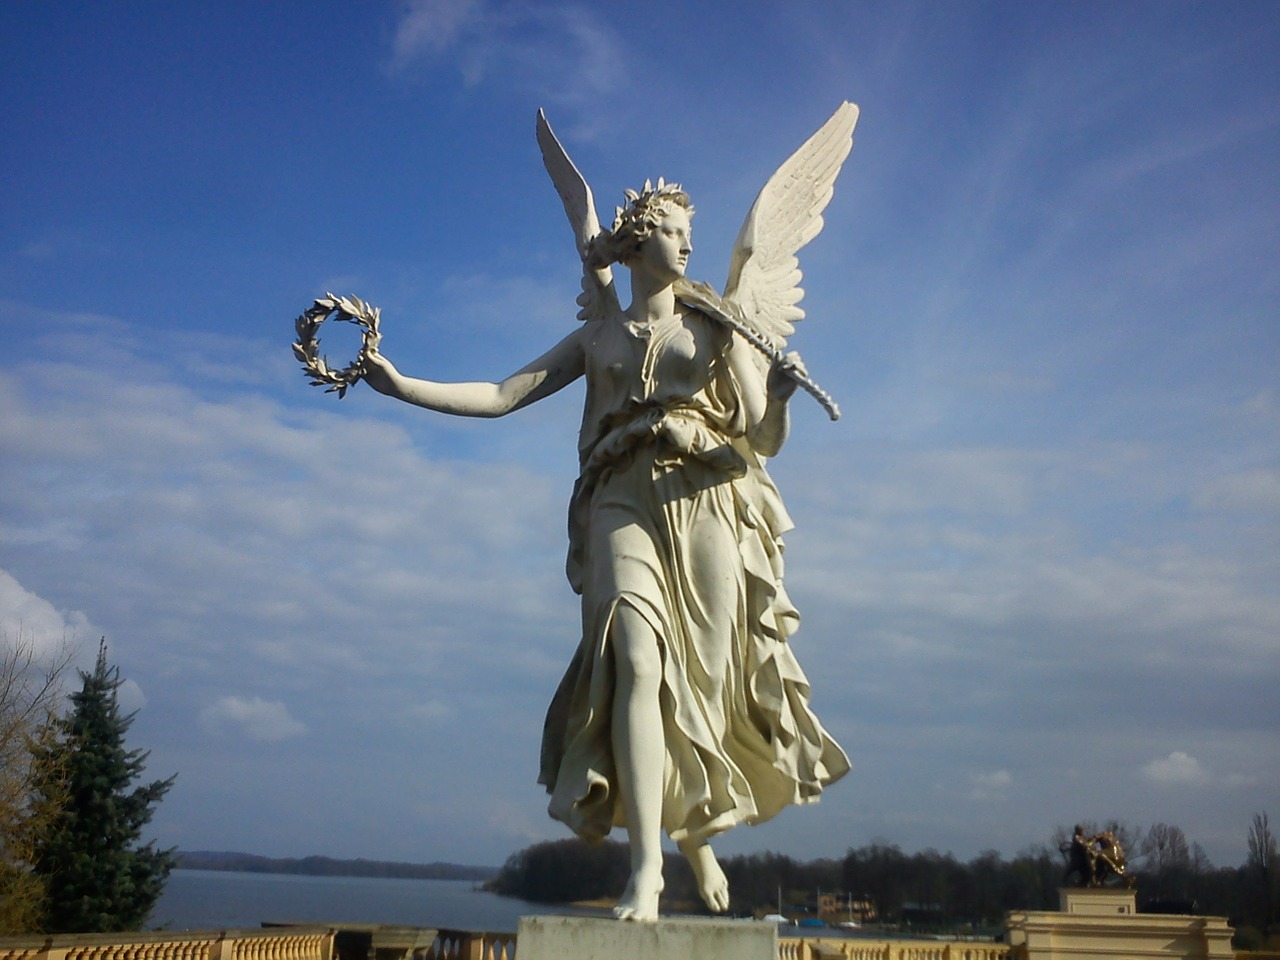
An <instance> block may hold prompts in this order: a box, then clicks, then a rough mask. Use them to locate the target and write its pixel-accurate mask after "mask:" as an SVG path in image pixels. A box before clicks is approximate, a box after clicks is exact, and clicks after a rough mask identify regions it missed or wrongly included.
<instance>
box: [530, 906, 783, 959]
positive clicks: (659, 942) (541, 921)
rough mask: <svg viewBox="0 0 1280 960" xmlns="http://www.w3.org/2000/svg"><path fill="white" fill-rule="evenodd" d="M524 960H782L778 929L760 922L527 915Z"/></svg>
mask: <svg viewBox="0 0 1280 960" xmlns="http://www.w3.org/2000/svg"><path fill="white" fill-rule="evenodd" d="M516 942H517V943H518V944H519V945H520V946H519V950H520V960H691V958H696V960H778V928H777V927H776V926H774V925H773V924H772V923H761V922H759V921H755V920H713V919H702V918H698V917H671V918H663V919H660V920H657V921H654V922H652V923H630V922H624V921H621V920H606V919H601V918H598V917H541V916H539V917H521V918H520V932H519V935H518V936H517V941H516Z"/></svg>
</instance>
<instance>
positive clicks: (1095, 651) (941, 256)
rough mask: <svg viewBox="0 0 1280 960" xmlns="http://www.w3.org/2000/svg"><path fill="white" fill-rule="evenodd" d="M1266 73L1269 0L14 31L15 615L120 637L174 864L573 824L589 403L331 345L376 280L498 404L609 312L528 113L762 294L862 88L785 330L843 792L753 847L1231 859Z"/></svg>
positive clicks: (71, 10) (335, 14)
mask: <svg viewBox="0 0 1280 960" xmlns="http://www.w3.org/2000/svg"><path fill="white" fill-rule="evenodd" d="M690 8H691V9H690ZM1278 49H1280V8H1278V7H1277V6H1276V5H1275V4H1273V3H1243V2H1242V3H1221V4H1209V3H1184V2H1159V3H1108V4H1103V3H1072V4H1066V3H1063V4H1048V3H1038V4H1024V3H948V4H942V3H915V4H913V3H821V2H818V3H804V4H773V3H768V4H766V3H746V4H743V3H719V2H709V3H702V4H698V5H688V7H686V5H684V4H676V3H650V4H646V5H644V6H639V5H636V6H631V5H622V4H605V5H586V4H582V5H578V4H573V3H559V2H555V0H551V2H546V3H537V4H535V3H532V2H501V0H493V2H487V0H427V2H422V0H419V2H411V3H407V4H406V3H368V4H352V3H336V2H309V3H305V4H288V3H285V4H270V5H265V4H249V3H224V4H216V5H213V4H210V5H202V6H198V7H196V6H191V5H186V4H168V3H147V2H136V3H129V4H110V5H107V4H88V3H84V4H80V3H60V2H50V3H40V4H32V3H11V4H5V5H3V6H2V7H0V52H2V53H3V56H0V91H2V92H3V96H0V128H2V129H3V130H4V134H5V135H4V138H3V142H4V146H3V153H2V159H0V179H2V182H3V183H4V187H3V196H4V202H3V204H0V227H2V230H0V338H2V339H0V343H2V344H3V348H4V352H3V356H4V363H3V365H0V629H3V630H4V631H5V634H6V635H7V636H8V637H9V638H10V639H12V638H15V637H19V636H21V637H26V638H29V639H33V640H34V641H35V642H37V643H38V644H40V645H41V646H42V647H45V646H51V645H53V644H54V643H56V642H58V641H59V640H61V639H62V638H63V637H67V638H70V639H72V640H73V641H74V642H75V643H76V644H78V646H79V647H80V649H81V652H82V656H81V662H82V663H87V662H89V661H90V660H91V658H92V654H93V650H94V646H95V642H96V640H97V638H98V637H99V636H100V635H105V636H106V637H107V638H108V640H109V643H110V649H111V657H112V659H113V661H114V662H116V663H117V664H119V666H120V667H121V669H122V671H123V673H124V675H125V676H126V677H128V678H129V680H130V684H129V686H128V687H127V689H126V691H125V694H126V697H127V698H128V701H129V703H130V704H131V705H134V706H140V707H141V711H140V713H139V714H138V718H137V721H136V723H135V725H134V728H133V733H132V742H133V743H134V745H136V746H140V747H146V748H149V749H151V751H152V753H151V759H150V763H149V770H150V771H151V772H153V773H154V774H155V775H157V776H164V775H168V774H169V773H172V772H175V771H176V772H178V774H179V778H178V781H177V785H176V786H175V787H174V789H173V790H172V791H171V793H170V794H169V795H168V797H167V798H166V799H165V801H164V803H163V804H162V805H161V807H160V809H159V812H158V815H157V817H156V820H155V823H154V828H155V833H156V835H157V836H158V837H159V838H160V840H161V841H162V842H163V843H167V844H175V845H178V846H181V847H185V848H188V849H242V850H249V851H253V852H258V853H263V854H270V855H281V856H293V855H305V854H310V853H322V854H329V855H333V856H368V857H379V858H394V859H405V860H435V859H444V860H454V861H460V862H472V863H495V864H496V863H499V862H501V860H502V859H504V858H505V857H506V856H507V855H508V854H509V853H511V852H512V851H514V850H516V849H518V848H519V847H521V846H524V845H526V844H528V843H530V842H534V841H537V840H542V839H547V838H554V837H560V836H563V835H564V831H563V829H562V828H561V827H560V826H559V825H558V824H556V823H554V822H552V821H551V820H549V819H548V818H547V817H546V814H545V798H544V795H543V794H542V791H541V788H539V787H538V786H536V784H535V782H534V779H535V776H536V765H537V764H536V761H537V752H538V740H539V735H540V730H541V723H542V714H543V710H544V709H545V705H546V703H547V701H548V700H549V698H550V695H551V693H552V691H553V690H554V688H555V686H556V683H557V682H558V680H559V677H560V673H561V671H562V670H563V668H564V666H565V664H566V662H567V660H568V658H569V656H570V654H571V652H572V650H573V648H574V646H575V644H576V642H577V636H578V633H577V630H578V627H577V617H576V602H575V598H574V596H573V595H572V593H571V592H570V590H569V588H568V585H567V584H566V583H565V581H564V578H563V573H562V563H563V552H564V546H565V544H564V523H565V517H564V513H565V505H566V502H567V499H568V494H569V489H570V487H571V485H572V482H573V475H574V465H575V462H576V461H575V438H576V432H577V426H578V422H577V420H578V416H579V412H580V405H581V392H580V389H579V388H571V389H569V390H566V391H565V392H564V393H562V394H560V395H557V396H556V397H554V398H552V399H550V400H548V401H546V402H544V403H542V404H539V405H537V406H536V407H534V408H531V409H528V410H525V411H522V412H521V413H519V414H516V415H514V416H512V417H510V418H507V419H505V420H500V421H483V422H470V421H461V420H449V419H447V418H444V417H438V416H433V415H430V414H427V413H426V412H424V411H420V410H416V409H413V408H409V407H407V406H404V405H399V404H394V403H393V402H392V401H389V400H387V399H386V398H384V397H381V396H378V395H376V394H374V393H373V392H372V391H370V390H368V389H367V388H365V387H363V386H360V387H357V388H356V389H354V390H353V391H352V392H351V393H349V394H348V395H347V397H346V398H345V399H344V400H341V401H339V400H338V399H337V398H336V397H335V396H333V395H327V394H324V393H323V392H321V391H319V390H316V389H313V388H311V387H308V386H307V384H306V382H305V380H304V378H303V377H302V376H301V374H300V372H299V370H298V368H297V364H296V363H295V361H294V360H293V358H292V356H291V353H290V349H289V344H290V341H291V339H292V337H293V328H292V321H293V318H294V317H295V316H296V315H297V314H298V313H300V312H301V311H302V310H303V309H304V308H305V307H307V306H308V305H309V304H310V301H311V299H312V298H313V297H316V296H319V295H321V294H322V293H324V292H325V291H326V290H334V291H336V292H338V293H353V294H356V295H358V296H360V297H362V298H364V299H366V300H369V301H371V302H372V303H374V304H377V305H379V306H380V307H381V308H382V310H383V330H384V340H383V349H384V352H385V353H386V354H387V355H388V356H389V357H391V358H392V359H393V360H395V361H396V362H397V364H399V365H400V367H401V368H402V369H404V370H406V371H407V372H410V373H414V374H418V375H421V376H430V377H433V378H437V379H473V378H483V379H491V378H498V377H501V376H503V375H505V374H507V373H509V372H511V371H512V370H514V369H516V368H518V367H520V366H521V365H522V364H523V363H525V362H526V361H527V360H529V359H530V358H532V357H534V356H536V355H537V354H539V353H540V352H541V351H542V350H544V349H545V348H546V347H548V346H549V345H550V344H551V343H554V342H555V341H556V340H557V339H559V337H561V336H562V335H564V334H565V333H566V332H568V331H569V330H570V329H572V327H573V325H574V323H575V321H574V319H573V317H574V312H575V307H574V305H573V300H574V297H575V295H576V293H577V283H578V272H577V269H576V263H577V261H576V258H575V256H574V253H573V243H572V238H571V234H570V232H569V229H568V226H567V224H566V222H565V220H564V216H563V213H562V211H561V208H560V205H559V201H558V199H557V197H556V195H555V193H554V191H553V189H552V187H551V185H550V183H549V182H548V180H547V177H546V174H545V172H544V171H543V169H542V165H541V161H540V158H539V154H538V151H537V147H536V144H535V141H534V135H533V133H534V115H535V112H536V110H537V108H538V107H544V108H545V109H546V110H547V113H548V115H549V117H550V119H551V121H552V123H553V125H554V126H555V127H556V130H557V132H558V133H559V134H560V135H561V138H562V139H563V140H564V141H565V143H566V145H567V147H568V148H569V150H570V152H571V154H572V155H573V157H574V159H575V160H576V161H577V163H578V165H579V166H580V167H581V168H582V170H583V171H584V173H585V174H586V176H587V177H588V178H589V179H590V180H591V182H592V184H593V186H594V188H595V191H596V196H597V201H598V203H599V205H600V206H601V208H602V209H603V210H604V211H605V212H606V215H607V213H608V211H611V210H612V206H613V205H614V204H615V203H617V202H618V201H619V199H620V198H621V195H622V190H623V189H624V188H626V187H635V186H637V185H639V184H640V183H642V182H643V181H644V179H645V178H646V177H649V178H656V177H657V176H659V175H662V176H665V177H667V178H668V179H675V180H679V181H680V182H682V183H683V184H684V185H685V186H686V188H687V189H688V190H689V191H690V192H691V193H692V194H693V197H694V200H695V202H696V203H697V206H698V211H699V212H698V216H697V218H696V220H695V245H696V250H695V253H694V257H693V263H692V265H691V268H690V272H691V274H693V275H694V276H697V277H702V278H705V279H708V280H710V281H712V282H714V283H716V284H719V283H722V282H723V278H724V276H725V273H726V270H727V263H728V254H729V249H730V246H731V243H732V240H733V237H734V236H735V234H736V232H737V228H738V225H739V224H740V222H741V218H742V217H743V215H744V214H745V212H746V210H747V208H748V207H749V205H750V203H751V201H752V200H753V199H754V196H755V193H756V191H757V190H758V189H759V188H760V186H761V185H762V184H763V182H764V181H765V179H766V178H767V177H768V175H769V174H770V173H771V172H772V171H773V169H774V168H775V167H776V166H777V165H778V164H779V163H781V162H782V160H784V159H785V158H786V157H787V156H788V155H789V154H790V152H791V151H792V150H793V149H794V148H795V147H797V146H798V145H799V144H800V143H801V142H802V141H803V140H804V139H805V138H806V137H807V136H808V135H809V134H810V133H811V132H812V131H813V130H815V129H816V128H817V127H818V126H819V124H820V123H821V122H822V121H823V120H824V119H825V118H826V117H827V116H828V115H829V114H830V113H831V111H832V110H834V109H835V107H836V106H837V105H838V104H839V103H840V102H841V101H842V100H845V99H849V100H853V101H855V102H857V103H858V104H859V105H860V106H861V109H862V116H861V119H860V121H859V126H858V130H857V134H856V136H855V143H854V148H853V152H852V153H851V154H850V157H849V160H848V162H847V164H846V166H845V169H844V172H843V173H842V175H841V178H840V180H839V181H838V183H837V186H836V194H835V198H834V200H833V202H832V204H831V206H830V207H829V208H828V211H827V215H826V229H825V231H824V232H823V234H822V235H821V236H820V237H819V238H818V239H817V240H816V241H815V242H814V243H813V244H812V245H811V246H810V247H808V248H807V249H806V250H805V251H804V253H803V254H802V267H803V269H804V270H805V287H806V291H807V294H806V299H805V301H804V306H805V308H806V310H807V312H808V319H807V320H806V321H805V322H804V323H803V324H802V325H801V327H800V329H799V330H798V331H797V333H796V335H795V337H794V339H793V341H792V345H793V346H794V347H795V348H797V349H799V350H800V351H801V352H802V353H803V354H804V356H805V357H806V359H807V361H808V364H809V367H810V369H811V370H812V372H813V373H814V375H815V377H816V378H817V379H818V380H819V382H821V383H822V384H823V385H824V386H825V387H826V388H827V389H828V390H830V391H831V392H832V393H833V394H835V395H836V397H837V398H838V399H839V400H840V402H841V404H842V406H843V408H844V411H845V415H844V418H843V419H842V420H840V421H839V423H837V424H832V423H829V422H828V421H827V420H826V418H825V416H824V415H823V414H822V412H821V410H820V409H819V408H818V407H817V406H816V405H815V404H813V403H811V402H810V401H809V400H808V398H806V397H804V396H803V395H801V396H799V397H798V398H797V400H796V402H795V409H794V430H793V435H792V438H791V441H790V443H789V444H788V446H787V448H786V449H785V450H784V451H783V453H782V455H781V456H780V457H779V458H778V459H777V460H776V461H775V463H774V465H773V467H772V470H773V473H774V476H775V479H776V480H777V481H778V484H779V486H780V487H781V489H782V491H783V494H784V496H785V497H786V499H787V503H788V507H789V508H790V510H791V512H792V514H793V515H794V517H795V519H796V522H797V529H796V530H795V531H794V532H793V533H792V534H791V535H790V536H789V538H788V588H789V590H790V592H791V594H792V596H793V599H795V601H796V602H797V603H798V605H799V606H800V608H801V610H802V613H803V615H804V617H805V620H804V626H803V628H802V630H801V632H800V633H799V634H798V635H797V636H796V637H795V638H794V641H793V642H794V644H795V647H796V650H797V653H798V656H799V658H800V661H801V663H802V664H803V665H804V666H805V668H806V670H807V671H808V673H809V676H810V679H811V681H812V683H813V688H814V692H813V700H814V704H815V706H816V707H817V709H818V711H819V713H820V715H821V716H822V718H823V720H824V722H825V723H826V724H827V726H828V727H829V729H830V730H831V731H832V732H833V734H834V735H835V736H836V737H837V738H838V739H839V740H840V741H841V742H842V743H843V745H844V746H845V747H846V749H847V750H848V752H849V754H850V757H851V759H852V761H853V765H854V772H853V773H852V774H850V776H849V777H847V778H846V779H845V780H844V781H842V782H841V783H839V784H838V785H836V786H834V787H833V788H831V789H830V790H829V791H828V792H827V794H826V795H825V796H824V798H823V800H822V803H821V804H820V805H818V806H817V807H811V808H805V809H798V810H791V811H788V812H787V813H785V814H784V815H782V816H781V817H779V818H778V819H777V820H775V821H774V822H772V823H770V824H767V825H764V826H761V827H759V828H755V829H741V830H738V831H735V832H733V833H731V834H729V835H727V836H726V837H725V838H724V841H723V843H722V844H721V847H722V849H723V850H725V851H726V852H730V853H738V852H749V851H755V850H764V849H773V850H779V851H783V852H786V853H789V854H791V855H793V856H797V857H803V858H811V857H818V856H839V855H841V854H842V853H843V852H844V850H845V849H846V848H848V847H850V846H859V845H862V844H864V843H868V842H870V841H871V840H873V839H877V838H879V839H884V840H888V841H890V842H895V843H898V844H900V845H901V846H902V847H903V848H904V849H907V850H919V849H924V848H926V847H935V848H937V849H939V850H944V851H946V850H950V851H952V852H954V853H955V854H956V855H957V856H960V857H970V856H973V855H975V854H977V853H978V852H980V851H982V850H984V849H988V848H992V849H996V850H999V851H1001V852H1002V853H1004V854H1006V855H1010V854H1012V853H1014V852H1015V851H1017V850H1018V849H1020V848H1022V847H1025V846H1027V845H1028V844H1032V843H1038V842H1043V841H1046V840H1047V839H1048V838H1049V836H1050V834H1051V832H1052V831H1053V829H1054V828H1055V827H1056V826H1059V825H1068V824H1070V823H1073V822H1075V821H1076V820H1079V819H1096V820H1103V819H1108V818H1113V817H1114V818H1119V819H1122V820H1125V821H1127V822H1129V823H1131V824H1136V825H1139V826H1145V825H1150V824H1151V823H1154V822H1159V821H1163V822H1167V823H1172V824H1175V825H1178V826H1181V827H1182V828H1183V830H1184V831H1185V832H1186V833H1187V836H1188V838H1189V839H1190V840H1192V841H1195V842H1199V843H1200V844H1201V845H1202V846H1203V848H1204V850H1205V851H1206V852H1207V854H1208V855H1209V857H1210V858H1211V859H1212V860H1213V861H1214V862H1215V863H1219V864H1230V865H1234V864H1238V863H1240V862H1241V861H1242V860H1243V858H1244V855H1245V837H1246V832H1247V829H1248V825H1249V820H1250V818H1251V816H1252V815H1253V813H1255V812H1258V811H1262V810H1268V809H1269V810H1270V812H1271V814H1272V815H1273V816H1274V815H1277V814H1280V809H1277V805H1276V801H1277V799H1278V798H1280V736H1278V734H1280V699H1278V698H1277V695H1276V691H1277V689H1278V688H1280V590H1277V586H1278V582H1280V550H1278V549H1277V548H1278V547H1280V324H1278V323H1277V320H1278V317H1277V313H1278V312H1280V311H1278V308H1277V304H1280V283H1278V281H1277V277H1278V275H1280V274H1278V271H1277V269H1276V256H1277V249H1278V248H1280V243H1278V241H1280V228H1278V225H1280V173H1278V172H1277V171H1280V57H1277V56H1276V53H1277V50H1278ZM325 333H326V334H328V336H327V337H326V340H325V344H326V347H327V348H328V349H329V350H330V351H331V353H330V355H331V357H332V358H333V359H334V360H335V361H336V360H342V361H345V359H346V358H347V355H349V354H351V353H354V349H355V347H354V343H355V341H354V340H351V339H344V337H345V336H346V334H344V333H343V332H342V331H332V332H330V331H328V330H326V331H325Z"/></svg>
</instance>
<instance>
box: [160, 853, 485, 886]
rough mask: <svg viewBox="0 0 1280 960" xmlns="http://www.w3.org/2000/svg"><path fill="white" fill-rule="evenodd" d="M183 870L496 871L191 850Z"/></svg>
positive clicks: (455, 874) (397, 875)
mask: <svg viewBox="0 0 1280 960" xmlns="http://www.w3.org/2000/svg"><path fill="white" fill-rule="evenodd" d="M176 859H177V863H176V864H175V866H176V868H177V869H179V870H222V871H226V872H228V873H284V874H292V875H296V876H311V877H372V878H379V877H383V878H391V879H399V880H470V881H477V882H478V881H485V880H489V879H492V878H493V877H494V876H495V875H496V874H497V872H498V869H497V868H496V867H477V866H469V865H466V864H459V863H402V862H399V861H394V860H365V859H356V860H339V859H337V858H335V857H320V856H310V857H260V856H258V855H257V854H252V853H235V852H230V851H214V850H190V851H179V852H178V853H177V854H176Z"/></svg>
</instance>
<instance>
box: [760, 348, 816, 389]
mask: <svg viewBox="0 0 1280 960" xmlns="http://www.w3.org/2000/svg"><path fill="white" fill-rule="evenodd" d="M793 373H798V374H800V375H801V376H807V375H808V373H809V370H808V368H807V367H805V365H804V361H803V360H801V359H800V354H798V353H796V352H795V351H794V350H792V351H791V352H790V353H788V354H786V355H785V356H784V357H783V358H782V359H781V360H778V361H776V362H775V363H774V364H773V366H771V367H770V368H769V380H768V383H767V385H766V388H767V389H768V391H769V399H771V400H781V401H784V402H785V401H787V400H790V399H791V395H792V394H793V393H795V392H796V388H797V387H799V386H800V384H798V383H797V382H796V379H795V377H794V376H792V374H793Z"/></svg>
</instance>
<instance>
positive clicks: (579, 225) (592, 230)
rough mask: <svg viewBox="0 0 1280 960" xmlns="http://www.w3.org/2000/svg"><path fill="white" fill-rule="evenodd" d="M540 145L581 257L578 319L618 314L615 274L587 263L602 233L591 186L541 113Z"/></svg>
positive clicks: (539, 123) (539, 114) (544, 163)
mask: <svg viewBox="0 0 1280 960" xmlns="http://www.w3.org/2000/svg"><path fill="white" fill-rule="evenodd" d="M538 146H539V148H541V150H542V162H543V165H544V166H546V168H547V173H549V174H551V182H552V183H553V184H555V188H556V193H558V194H560V200H561V202H562V203H563V204H564V212H565V214H567V215H568V217H569V224H570V226H572V227H573V233H574V239H575V240H576V241H577V245H578V256H579V257H581V258H582V294H581V296H579V297H578V305H579V306H580V307H582V309H581V310H580V311H579V312H578V319H579V320H594V319H599V318H603V317H606V316H611V315H613V314H616V313H617V312H618V311H619V309H620V307H619V304H618V293H617V290H616V289H615V288H614V285H613V271H612V270H610V269H609V268H608V267H601V268H598V269H597V268H595V267H593V266H592V265H591V264H590V263H589V262H588V257H589V254H590V252H591V241H592V240H593V239H595V237H596V236H597V235H599V234H600V232H601V230H600V218H599V217H597V216H596V207H595V201H594V199H592V196H591V187H589V186H588V185H587V181H586V179H585V178H584V177H583V176H582V174H581V173H579V172H578V168H577V167H575V166H574V165H573V161H572V160H570V159H569V155H568V154H567V153H565V150H564V147H562V146H561V145H560V141H559V140H557V139H556V135H555V134H554V133H552V132H551V125H550V124H549V123H547V118H546V115H545V114H544V113H543V112H542V111H541V110H539V111H538Z"/></svg>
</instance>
